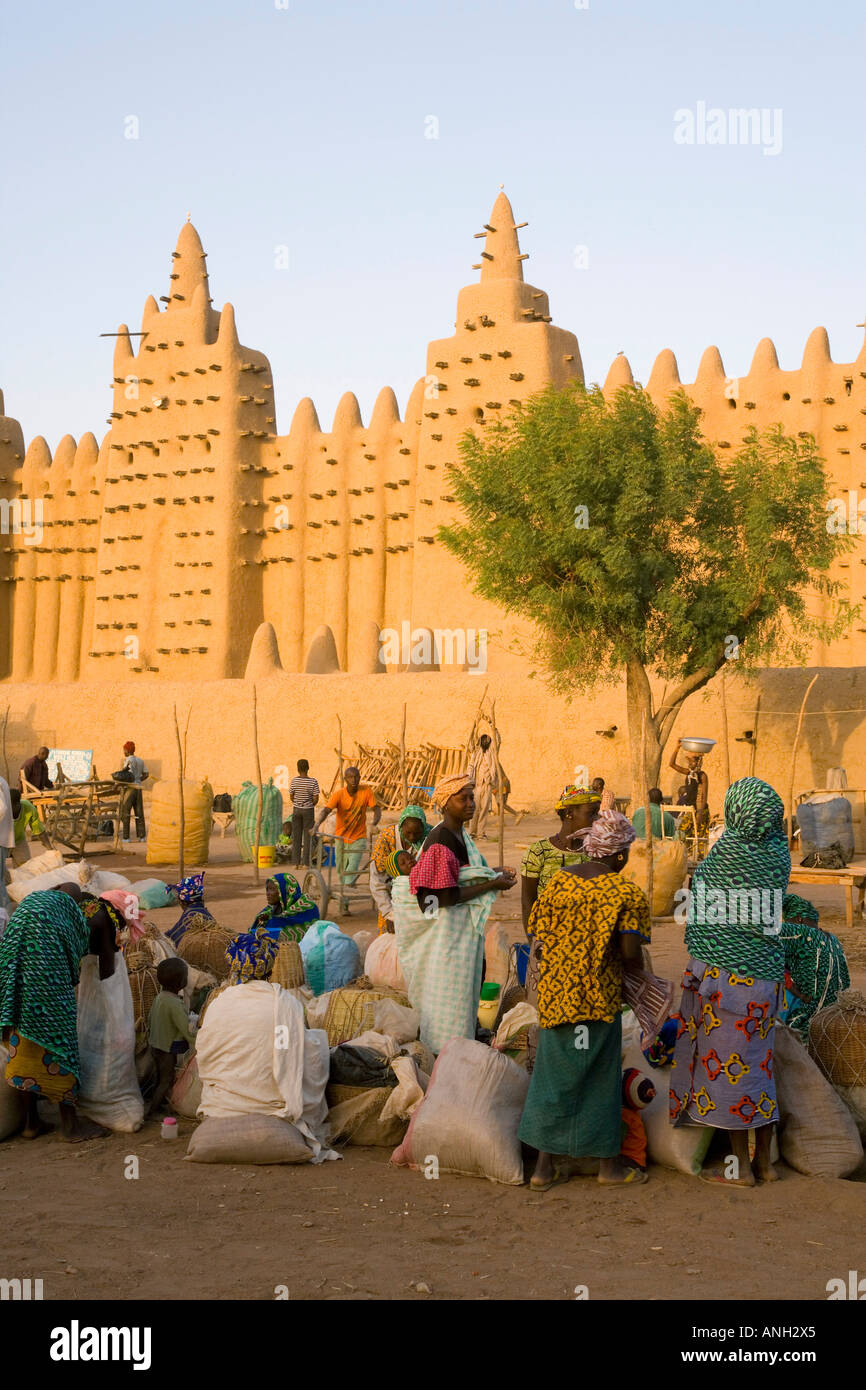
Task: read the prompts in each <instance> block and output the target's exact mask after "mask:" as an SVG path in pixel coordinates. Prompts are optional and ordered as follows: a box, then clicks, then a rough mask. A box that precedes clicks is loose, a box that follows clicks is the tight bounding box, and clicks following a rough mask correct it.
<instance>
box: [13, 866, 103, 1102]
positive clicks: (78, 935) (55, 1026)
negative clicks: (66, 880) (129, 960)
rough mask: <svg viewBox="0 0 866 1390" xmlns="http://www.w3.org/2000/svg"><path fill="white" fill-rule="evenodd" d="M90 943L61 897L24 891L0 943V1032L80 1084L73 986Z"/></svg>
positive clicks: (80, 916) (80, 917)
mask: <svg viewBox="0 0 866 1390" xmlns="http://www.w3.org/2000/svg"><path fill="white" fill-rule="evenodd" d="M89 945H90V929H89V927H88V925H87V922H86V921H85V919H84V913H83V912H82V911H81V908H80V907H79V906H78V904H77V903H76V902H75V900H74V899H73V898H70V897H69V896H68V895H67V894H66V893H56V892H54V891H53V890H49V891H48V892H34V893H28V894H27V897H26V898H25V899H24V901H23V902H22V903H20V904H19V905H18V907H16V909H15V911H14V912H13V913H12V916H11V917H10V918H9V923H8V925H7V927H6V931H5V932H4V933H3V938H2V940H0V1028H14V1029H15V1031H16V1032H17V1033H20V1034H21V1035H22V1037H25V1038H29V1039H30V1041H31V1042H34V1043H38V1044H39V1046H40V1047H44V1048H45V1050H46V1051H47V1052H53V1053H54V1055H55V1057H56V1058H57V1061H58V1063H59V1064H60V1068H61V1070H63V1071H68V1072H71V1073H72V1075H73V1076H74V1077H75V1078H76V1079H77V1080H78V1081H79V1082H80V1080H81V1060H80V1058H79V1055H78V1027H77V1015H76V1009H75V986H76V985H77V984H78V974H79V966H80V964H81V958H82V956H85V955H86V954H87V951H88V947H89Z"/></svg>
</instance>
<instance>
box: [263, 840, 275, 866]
mask: <svg viewBox="0 0 866 1390" xmlns="http://www.w3.org/2000/svg"><path fill="white" fill-rule="evenodd" d="M276 862H277V847H276V845H259V868H260V869H272V868H273V867H274V865H275V864H276Z"/></svg>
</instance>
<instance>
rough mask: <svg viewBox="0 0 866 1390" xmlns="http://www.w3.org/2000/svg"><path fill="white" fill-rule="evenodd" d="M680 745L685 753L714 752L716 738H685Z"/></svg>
mask: <svg viewBox="0 0 866 1390" xmlns="http://www.w3.org/2000/svg"><path fill="white" fill-rule="evenodd" d="M680 745H681V747H682V750H683V752H684V753H700V754H701V755H703V754H705V753H712V751H713V749H714V748H715V746H716V740H715V739H714V738H683V739H680Z"/></svg>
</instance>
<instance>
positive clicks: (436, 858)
mask: <svg viewBox="0 0 866 1390" xmlns="http://www.w3.org/2000/svg"><path fill="white" fill-rule="evenodd" d="M459 880H460V865H459V863H458V862H457V856H456V854H455V853H454V851H453V850H450V849H449V848H448V846H447V845H440V844H433V845H431V846H430V848H429V849H425V850H424V853H423V854H422V855H421V857H420V858H419V860H418V862H417V864H416V865H415V867H414V868H413V870H412V872H411V874H410V875H409V886H410V888H411V889H412V892H413V893H415V894H416V895H417V893H418V889H419V888H456V887H457V885H458V883H459Z"/></svg>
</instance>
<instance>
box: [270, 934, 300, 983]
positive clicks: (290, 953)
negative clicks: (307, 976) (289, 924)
mask: <svg viewBox="0 0 866 1390" xmlns="http://www.w3.org/2000/svg"><path fill="white" fill-rule="evenodd" d="M270 979H271V981H272V983H273V984H275V985H282V987H283V989H300V987H301V986H302V985H303V983H304V959H303V956H302V955H301V948H300V946H299V945H298V943H297V941H290V940H289V938H288V937H287V936H283V937H282V939H281V941H280V949H279V951H278V952H277V958H276V960H275V961H274V966H273V969H272V971H271V974H270Z"/></svg>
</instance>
